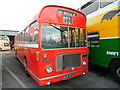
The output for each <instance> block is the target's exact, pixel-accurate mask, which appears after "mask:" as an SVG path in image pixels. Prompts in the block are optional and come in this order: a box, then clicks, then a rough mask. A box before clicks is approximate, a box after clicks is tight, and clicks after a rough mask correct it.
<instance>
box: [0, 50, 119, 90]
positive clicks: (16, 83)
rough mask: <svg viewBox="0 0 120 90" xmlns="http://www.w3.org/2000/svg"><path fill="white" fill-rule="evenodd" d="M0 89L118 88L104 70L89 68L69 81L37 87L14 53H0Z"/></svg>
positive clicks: (94, 67)
mask: <svg viewBox="0 0 120 90" xmlns="http://www.w3.org/2000/svg"><path fill="white" fill-rule="evenodd" d="M1 56H2V57H1ZM1 86H2V88H69V89H73V88H119V89H120V85H119V84H118V83H117V82H115V81H114V80H112V79H111V78H110V76H109V73H108V71H107V70H106V69H103V68H100V67H96V66H93V65H90V66H89V73H87V74H86V75H81V76H78V77H75V78H72V79H69V80H65V81H60V82H57V83H53V84H51V85H50V86H39V85H38V84H37V83H36V82H35V81H34V80H33V79H32V78H31V77H27V75H26V73H25V72H24V70H23V67H22V66H21V64H20V62H19V61H18V60H17V59H16V57H15V55H14V51H2V52H1V53H0V87H1Z"/></svg>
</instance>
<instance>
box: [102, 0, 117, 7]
mask: <svg viewBox="0 0 120 90" xmlns="http://www.w3.org/2000/svg"><path fill="white" fill-rule="evenodd" d="M115 1H117V0H101V1H100V7H101V8H103V7H105V6H107V5H109V4H111V3H113V2H115Z"/></svg>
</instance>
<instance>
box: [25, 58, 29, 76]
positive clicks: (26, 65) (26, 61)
mask: <svg viewBox="0 0 120 90" xmlns="http://www.w3.org/2000/svg"><path fill="white" fill-rule="evenodd" d="M24 71H25V73H26V75H27V76H29V74H28V73H27V60H26V58H24Z"/></svg>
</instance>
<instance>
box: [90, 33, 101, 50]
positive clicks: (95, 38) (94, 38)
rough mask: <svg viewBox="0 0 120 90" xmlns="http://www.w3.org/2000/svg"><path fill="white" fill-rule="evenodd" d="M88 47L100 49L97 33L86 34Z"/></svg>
mask: <svg viewBox="0 0 120 90" xmlns="http://www.w3.org/2000/svg"><path fill="white" fill-rule="evenodd" d="M88 47H91V48H99V47H100V34H99V32H98V31H95V32H89V33H88Z"/></svg>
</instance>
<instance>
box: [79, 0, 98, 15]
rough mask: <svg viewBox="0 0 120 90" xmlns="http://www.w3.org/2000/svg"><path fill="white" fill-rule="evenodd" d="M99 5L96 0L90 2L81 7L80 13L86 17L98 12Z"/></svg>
mask: <svg viewBox="0 0 120 90" xmlns="http://www.w3.org/2000/svg"><path fill="white" fill-rule="evenodd" d="M98 7H99V3H98V0H92V1H91V2H88V3H87V4H85V5H84V6H83V7H81V11H82V12H83V13H84V14H85V15H88V14H90V13H92V12H95V11H96V10H98Z"/></svg>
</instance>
